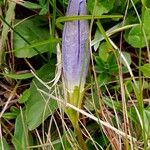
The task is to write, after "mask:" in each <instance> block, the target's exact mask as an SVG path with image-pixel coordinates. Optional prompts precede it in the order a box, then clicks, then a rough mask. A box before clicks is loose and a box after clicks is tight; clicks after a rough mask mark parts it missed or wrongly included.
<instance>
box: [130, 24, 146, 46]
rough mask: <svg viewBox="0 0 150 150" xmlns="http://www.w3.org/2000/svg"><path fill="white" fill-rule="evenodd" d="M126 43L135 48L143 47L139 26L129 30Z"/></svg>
mask: <svg viewBox="0 0 150 150" xmlns="http://www.w3.org/2000/svg"><path fill="white" fill-rule="evenodd" d="M127 41H128V43H129V44H130V45H132V46H133V47H135V48H142V47H144V46H145V39H144V35H143V32H142V28H141V26H140V25H139V26H136V27H133V28H132V29H131V30H130V32H129V34H128V39H127Z"/></svg>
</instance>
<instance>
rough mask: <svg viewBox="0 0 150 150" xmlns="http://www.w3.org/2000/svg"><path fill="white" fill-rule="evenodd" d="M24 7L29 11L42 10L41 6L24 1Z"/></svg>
mask: <svg viewBox="0 0 150 150" xmlns="http://www.w3.org/2000/svg"><path fill="white" fill-rule="evenodd" d="M21 5H22V6H24V7H26V8H29V9H39V8H41V6H40V5H39V4H37V3H32V2H29V1H23V3H21Z"/></svg>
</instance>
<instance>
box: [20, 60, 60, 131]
mask: <svg viewBox="0 0 150 150" xmlns="http://www.w3.org/2000/svg"><path fill="white" fill-rule="evenodd" d="M54 70H55V68H54V64H53V63H52V62H50V63H48V64H46V65H44V66H43V67H42V68H41V69H40V70H39V72H38V77H39V78H40V79H41V80H43V81H45V82H48V81H51V80H52V79H53V78H54V72H55V71H54ZM38 88H39V89H41V90H43V91H45V92H47V93H49V92H51V91H49V90H48V89H47V88H45V86H44V85H43V84H41V83H40V82H39V81H38V80H37V79H36V78H35V79H34V80H33V81H32V83H31V86H30V88H29V89H28V91H27V92H25V93H24V94H23V97H24V98H23V99H22V101H25V103H26V111H25V114H26V116H27V124H28V128H29V130H33V129H35V128H36V127H38V126H39V125H40V124H41V123H42V122H43V121H44V120H45V119H46V118H47V117H48V116H50V115H51V114H52V113H54V112H55V110H56V109H57V107H58V106H57V102H56V101H55V100H52V99H50V98H49V97H48V96H46V95H43V94H42V93H40V92H39V91H38ZM28 92H29V93H30V95H29V93H28Z"/></svg>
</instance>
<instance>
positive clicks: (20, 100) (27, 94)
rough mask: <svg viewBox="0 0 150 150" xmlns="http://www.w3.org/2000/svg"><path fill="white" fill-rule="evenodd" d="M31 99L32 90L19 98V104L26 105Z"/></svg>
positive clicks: (26, 91) (28, 90)
mask: <svg viewBox="0 0 150 150" xmlns="http://www.w3.org/2000/svg"><path fill="white" fill-rule="evenodd" d="M29 97H30V89H27V90H25V91H24V92H23V94H22V96H21V97H20V98H19V103H25V102H26V101H27V100H28V99H29Z"/></svg>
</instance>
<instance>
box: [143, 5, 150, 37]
mask: <svg viewBox="0 0 150 150" xmlns="http://www.w3.org/2000/svg"><path fill="white" fill-rule="evenodd" d="M149 25H150V8H148V9H145V10H144V11H143V26H144V30H145V32H146V35H147V36H148V37H147V38H148V39H150V27H149Z"/></svg>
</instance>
